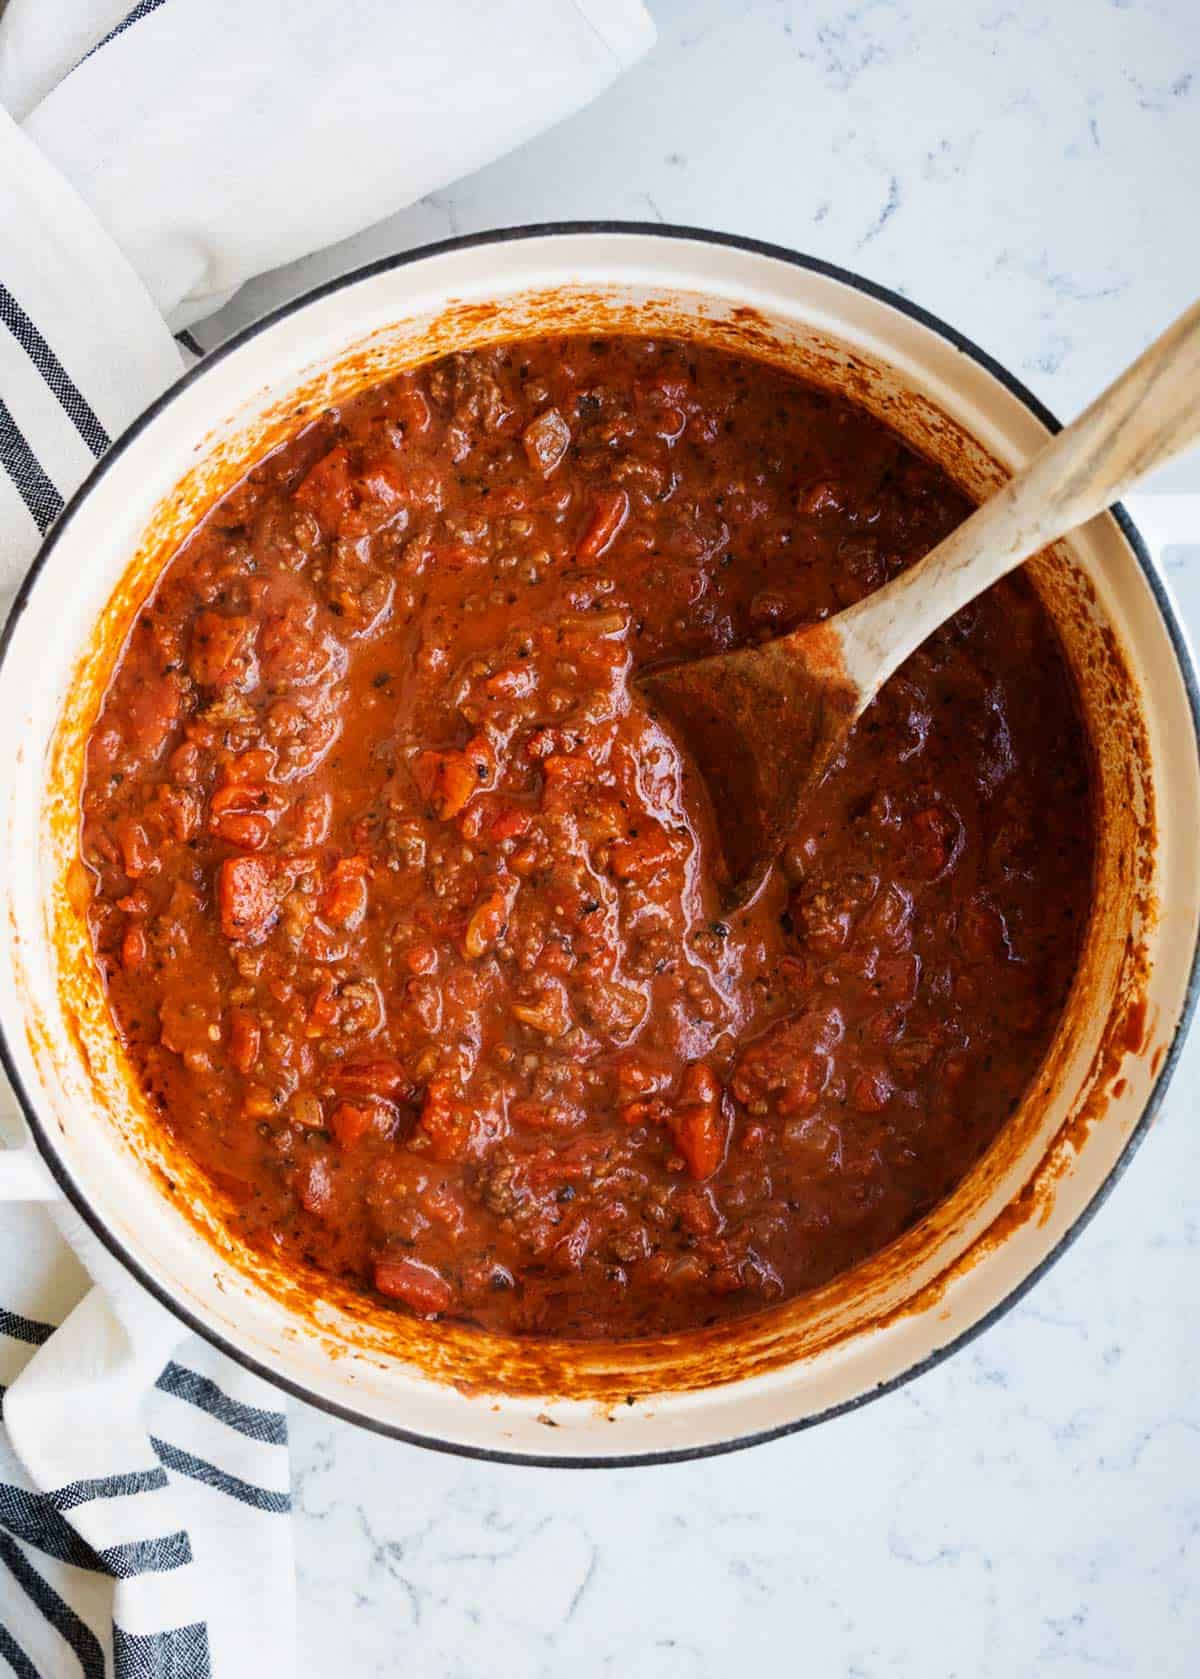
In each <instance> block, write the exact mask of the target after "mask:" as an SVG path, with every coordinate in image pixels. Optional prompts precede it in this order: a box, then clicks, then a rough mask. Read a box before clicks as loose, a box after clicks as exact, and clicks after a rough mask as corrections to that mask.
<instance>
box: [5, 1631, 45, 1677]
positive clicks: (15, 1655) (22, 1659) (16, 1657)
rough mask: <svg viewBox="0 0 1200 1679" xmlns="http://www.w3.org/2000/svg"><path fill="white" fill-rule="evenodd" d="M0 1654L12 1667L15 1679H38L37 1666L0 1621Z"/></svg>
mask: <svg viewBox="0 0 1200 1679" xmlns="http://www.w3.org/2000/svg"><path fill="white" fill-rule="evenodd" d="M0 1656H2V1657H3V1658H4V1660H5V1661H6V1662H7V1663H8V1665H9V1667H11V1668H12V1670H13V1672H14V1673H15V1674H16V1676H17V1679H38V1670H37V1668H36V1667H34V1665H33V1663H32V1662H31V1661H30V1659H29V1657H28V1656H27V1655H26V1654H25V1652H24V1650H22V1648H21V1646H20V1645H19V1644H18V1643H17V1641H16V1639H15V1638H14V1637H13V1635H12V1633H11V1632H9V1631H8V1629H7V1628H6V1627H5V1626H4V1625H3V1623H0Z"/></svg>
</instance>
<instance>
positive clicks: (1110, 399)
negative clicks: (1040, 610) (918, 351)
mask: <svg viewBox="0 0 1200 1679" xmlns="http://www.w3.org/2000/svg"><path fill="white" fill-rule="evenodd" d="M1198 441H1200V303H1196V304H1193V305H1192V307H1191V308H1190V309H1189V310H1188V311H1187V313H1186V314H1184V315H1182V316H1181V317H1180V318H1179V320H1177V321H1176V322H1175V324H1174V326H1171V327H1168V329H1167V331H1166V332H1164V333H1163V335H1162V337H1161V338H1158V339H1156V340H1155V341H1154V343H1153V344H1151V346H1150V348H1149V349H1148V350H1147V351H1146V352H1145V353H1144V354H1143V355H1142V356H1140V357H1139V358H1138V360H1137V361H1135V362H1134V364H1133V366H1132V367H1130V368H1128V369H1127V371H1126V372H1124V373H1122V374H1121V376H1120V378H1119V379H1117V380H1115V381H1114V382H1113V384H1111V385H1110V386H1109V387H1108V389H1107V390H1106V391H1103V392H1102V393H1101V394H1100V396H1098V397H1097V398H1096V400H1095V402H1093V403H1092V405H1091V407H1090V408H1088V409H1087V410H1086V411H1085V412H1084V413H1083V414H1081V415H1080V416H1079V418H1078V419H1077V420H1076V421H1075V422H1074V423H1073V424H1072V425H1069V426H1068V427H1067V428H1066V430H1065V431H1061V432H1059V434H1058V436H1057V437H1055V438H1053V439H1051V441H1050V442H1049V443H1047V444H1046V446H1045V448H1044V449H1041V450H1039V452H1038V453H1037V455H1035V456H1034V458H1033V460H1031V461H1030V462H1029V464H1028V466H1026V467H1024V468H1023V469H1022V470H1021V471H1020V472H1018V473H1017V475H1016V476H1015V477H1014V478H1012V479H1010V481H1009V482H1008V483H1007V484H1006V485H1005V486H1004V487H1003V488H1002V489H1000V490H998V491H997V492H996V494H995V495H993V496H992V497H991V498H990V499H989V500H988V501H985V502H984V503H983V505H982V506H981V507H979V508H977V509H976V511H975V512H974V513H973V514H972V515H971V517H970V518H969V519H967V520H966V521H965V522H964V523H963V524H961V525H960V526H959V527H958V529H957V530H956V531H954V532H952V533H951V535H950V536H948V537H947V538H946V540H945V541H944V542H940V543H939V544H938V546H937V547H936V548H934V549H933V550H932V552H931V553H929V554H927V555H926V556H925V558H924V559H923V560H921V561H920V563H919V564H917V565H915V566H913V567H911V569H910V570H908V571H906V572H904V573H902V574H901V576H899V577H897V578H894V579H893V581H892V582H891V583H888V584H887V585H886V586H885V587H884V588H882V589H879V590H877V591H876V592H875V594H873V595H868V596H867V597H866V598H865V599H864V600H861V601H859V602H857V603H856V604H855V605H854V606H852V607H849V608H847V609H846V611H844V612H841V613H839V614H838V617H837V619H836V620H835V621H834V622H835V624H836V626H837V629H838V632H839V634H840V637H841V643H842V652H843V657H844V660H845V666H846V671H847V674H848V676H849V678H850V680H851V681H852V682H853V683H854V684H855V686H856V687H857V688H858V689H859V691H860V694H861V698H862V703H863V705H865V704H866V703H867V702H868V701H869V700H870V699H871V698H872V697H873V695H874V694H875V693H876V692H877V691H878V689H879V688H880V687H881V686H882V685H883V683H884V682H885V681H886V680H887V678H888V677H889V676H890V675H891V674H892V672H893V671H894V670H896V669H897V668H898V666H900V665H901V664H903V662H904V660H905V659H907V658H908V656H909V654H910V653H912V652H913V651H914V650H915V649H916V648H917V647H919V646H920V644H921V643H922V642H923V641H924V640H925V638H926V636H928V635H929V634H930V633H931V632H932V631H933V630H935V629H937V627H938V625H939V624H943V623H945V621H946V619H947V618H949V617H951V616H952V614H953V613H955V612H957V611H958V609H959V607H960V606H964V605H965V604H966V603H967V601H969V600H973V599H974V598H975V596H976V595H978V594H980V593H981V592H982V591H983V590H984V589H986V588H988V587H989V585H990V584H992V583H994V582H996V580H997V579H998V578H1000V577H1003V576H1004V575H1005V573H1006V572H1009V571H1011V570H1012V569H1013V568H1014V567H1015V566H1018V565H1020V564H1021V562H1022V561H1023V560H1027V559H1029V558H1030V556H1031V555H1033V554H1036V553H1037V552H1038V550H1039V549H1041V548H1044V547H1045V546H1046V544H1047V543H1049V542H1053V541H1055V540H1056V538H1058V537H1060V536H1063V535H1064V534H1065V533H1066V532H1067V531H1070V530H1074V528H1075V526H1076V525H1080V524H1082V523H1083V522H1084V521H1085V520H1087V519H1090V518H1091V517H1092V516H1093V515H1094V514H1096V513H1099V512H1101V511H1102V510H1103V509H1104V508H1106V507H1108V506H1110V505H1111V504H1112V503H1113V502H1114V501H1116V500H1117V498H1118V497H1119V496H1120V494H1121V492H1122V491H1123V490H1125V489H1127V488H1128V487H1129V485H1131V484H1133V483H1135V482H1136V481H1137V480H1138V479H1140V478H1143V477H1144V476H1145V475H1146V474H1147V473H1149V472H1153V471H1154V470H1155V468H1157V467H1160V466H1162V465H1164V464H1165V463H1166V462H1167V461H1169V460H1171V459H1173V457H1174V456H1175V455H1178V454H1181V453H1182V452H1183V451H1184V450H1185V449H1188V448H1190V447H1191V446H1192V445H1193V444H1194V443H1196V442H1198Z"/></svg>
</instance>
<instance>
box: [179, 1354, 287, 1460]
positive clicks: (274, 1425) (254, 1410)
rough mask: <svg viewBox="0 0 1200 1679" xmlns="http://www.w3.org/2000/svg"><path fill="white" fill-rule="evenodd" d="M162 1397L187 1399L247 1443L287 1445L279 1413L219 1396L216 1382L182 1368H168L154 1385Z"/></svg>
mask: <svg viewBox="0 0 1200 1679" xmlns="http://www.w3.org/2000/svg"><path fill="white" fill-rule="evenodd" d="M156 1385H157V1386H158V1387H160V1388H161V1389H162V1391H163V1392H164V1393H170V1394H174V1396H175V1398H176V1399H186V1400H187V1401H188V1403H189V1404H191V1405H198V1406H199V1407H200V1409H201V1410H202V1411H207V1412H208V1414H209V1416H210V1417H216V1418H217V1420H218V1421H219V1422H223V1423H228V1425H229V1427H230V1428H236V1429H237V1431H238V1433H239V1434H244V1435H245V1436H246V1437H247V1439H249V1440H261V1441H262V1443H263V1444H264V1445H266V1446H286V1445H287V1418H286V1417H285V1416H284V1414H283V1412H282V1411H260V1410H259V1409H258V1407H257V1406H256V1405H243V1404H242V1403H241V1402H240V1401H239V1400H237V1399H230V1397H229V1395H228V1394H227V1393H222V1391H221V1389H220V1388H219V1387H218V1386H217V1384H216V1383H215V1382H212V1381H209V1379H208V1377H207V1376H201V1375H200V1374H199V1372H198V1371H196V1370H186V1369H184V1367H183V1365H182V1364H174V1363H172V1364H168V1365H167V1367H166V1369H165V1370H164V1371H163V1373H162V1375H161V1376H160V1377H159V1378H158V1382H157V1384H156Z"/></svg>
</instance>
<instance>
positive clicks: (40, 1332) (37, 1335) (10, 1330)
mask: <svg viewBox="0 0 1200 1679" xmlns="http://www.w3.org/2000/svg"><path fill="white" fill-rule="evenodd" d="M0 406H2V404H0ZM53 1334H54V1325H53V1324H52V1323H37V1322H36V1321H35V1320H34V1319H33V1318H23V1317H21V1316H20V1315H19V1314H18V1313H17V1312H6V1311H5V1310H4V1307H3V1306H0V1335H9V1336H11V1337H12V1339H13V1340H14V1341H27V1342H28V1343H29V1345H30V1346H31V1347H40V1346H43V1345H44V1344H45V1343H46V1342H47V1341H48V1340H49V1339H50V1337H51V1336H52V1335H53Z"/></svg>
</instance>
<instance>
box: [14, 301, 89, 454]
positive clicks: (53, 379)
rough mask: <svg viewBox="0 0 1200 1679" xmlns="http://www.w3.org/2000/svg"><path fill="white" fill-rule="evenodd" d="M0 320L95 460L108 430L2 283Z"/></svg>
mask: <svg viewBox="0 0 1200 1679" xmlns="http://www.w3.org/2000/svg"><path fill="white" fill-rule="evenodd" d="M0 321H3V323H4V325H5V326H6V327H7V328H8V330H9V331H10V332H11V333H12V335H13V337H14V338H15V339H16V341H17V343H18V344H19V345H20V346H21V348H22V349H23V350H24V352H25V354H26V355H27V356H28V357H29V359H30V361H31V362H32V363H33V365H34V366H35V367H36V368H37V370H38V372H39V373H40V374H41V376H42V378H43V379H44V380H45V381H46V383H47V384H48V385H49V387H50V389H51V391H53V393H54V395H55V396H56V397H57V398H58V402H59V406H60V407H61V408H62V411H63V413H64V414H65V415H66V416H67V418H68V419H69V420H70V422H71V424H72V425H73V426H74V427H75V430H76V431H77V432H78V433H79V435H80V437H82V438H83V441H84V442H85V443H86V444H87V446H88V448H89V449H90V450H91V451H92V454H93V455H94V456H95V457H96V459H97V460H99V459H100V456H101V455H102V454H104V452H105V451H106V449H107V448H108V445H109V443H110V441H111V439H110V438H109V435H108V433H107V432H106V431H105V429H104V427H103V426H102V425H101V424H100V421H99V420H98V419H97V418H96V415H95V411H94V410H93V408H92V406H91V404H90V403H89V402H88V401H87V399H86V398H85V397H84V395H83V393H82V392H81V391H80V390H79V388H78V386H77V385H76V384H75V383H74V381H73V380H72V379H70V378H68V376H67V370H66V368H65V367H64V366H63V364H62V362H60V361H59V359H58V357H57V356H56V355H55V354H54V351H53V350H52V349H51V348H50V346H49V344H47V342H46V340H45V339H44V338H43V337H42V335H41V333H40V332H39V331H38V329H37V327H36V326H34V324H33V322H32V321H31V320H30V318H29V316H28V315H27V314H26V313H25V311H24V309H22V307H21V305H20V304H19V303H18V302H17V300H16V298H15V297H14V296H13V294H12V293H11V292H10V291H9V289H8V287H7V286H5V285H0Z"/></svg>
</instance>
